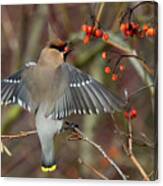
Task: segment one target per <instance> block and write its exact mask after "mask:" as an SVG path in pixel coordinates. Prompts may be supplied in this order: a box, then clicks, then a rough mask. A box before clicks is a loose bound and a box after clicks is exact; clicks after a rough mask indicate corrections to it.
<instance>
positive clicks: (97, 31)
mask: <svg viewBox="0 0 163 186" xmlns="http://www.w3.org/2000/svg"><path fill="white" fill-rule="evenodd" d="M102 36H103V31H102V30H101V29H99V28H98V29H96V30H95V37H96V38H100V37H102Z"/></svg>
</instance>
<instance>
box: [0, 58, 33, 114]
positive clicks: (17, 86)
mask: <svg viewBox="0 0 163 186" xmlns="http://www.w3.org/2000/svg"><path fill="white" fill-rule="evenodd" d="M34 66H36V63H35V62H29V63H27V64H25V66H24V67H23V68H22V69H21V70H19V71H18V72H16V73H14V74H13V75H11V76H9V77H8V78H6V79H3V80H2V81H1V104H4V105H8V104H19V105H20V106H21V107H23V108H24V109H27V110H28V111H31V101H30V96H29V91H28V90H27V88H26V86H25V83H24V80H23V79H22V74H23V72H24V71H25V70H26V69H28V68H33V67H34Z"/></svg>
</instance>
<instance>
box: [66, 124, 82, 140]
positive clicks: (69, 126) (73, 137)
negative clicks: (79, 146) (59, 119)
mask: <svg viewBox="0 0 163 186" xmlns="http://www.w3.org/2000/svg"><path fill="white" fill-rule="evenodd" d="M65 124H66V126H65V127H64V129H63V130H71V131H72V134H70V135H69V136H68V138H67V139H68V140H69V141H76V140H81V139H82V137H81V136H80V134H79V133H78V132H77V131H76V129H78V128H79V126H78V125H77V124H76V123H70V122H67V121H66V122H65Z"/></svg>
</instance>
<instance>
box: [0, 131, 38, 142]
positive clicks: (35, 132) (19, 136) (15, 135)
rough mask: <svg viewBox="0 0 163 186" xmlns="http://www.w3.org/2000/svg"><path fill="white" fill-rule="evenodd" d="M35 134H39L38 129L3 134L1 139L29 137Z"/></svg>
mask: <svg viewBox="0 0 163 186" xmlns="http://www.w3.org/2000/svg"><path fill="white" fill-rule="evenodd" d="M33 134H37V131H36V130H31V131H20V132H19V133H18V134H8V135H1V139H10V140H12V139H18V138H22V137H27V136H30V135H33Z"/></svg>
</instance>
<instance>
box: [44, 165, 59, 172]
mask: <svg viewBox="0 0 163 186" xmlns="http://www.w3.org/2000/svg"><path fill="white" fill-rule="evenodd" d="M56 169H57V165H52V166H51V167H44V166H41V170H42V172H53V171H55V170H56Z"/></svg>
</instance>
